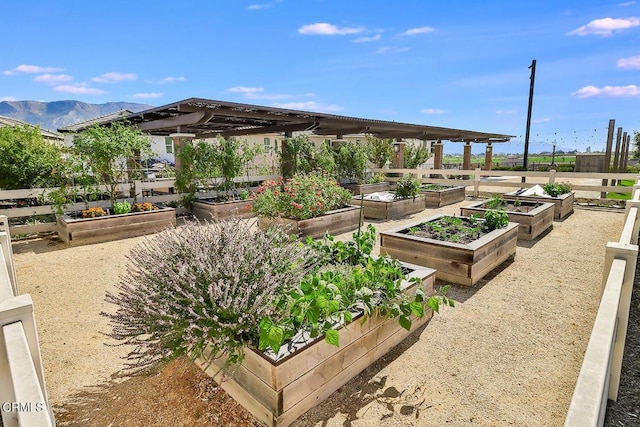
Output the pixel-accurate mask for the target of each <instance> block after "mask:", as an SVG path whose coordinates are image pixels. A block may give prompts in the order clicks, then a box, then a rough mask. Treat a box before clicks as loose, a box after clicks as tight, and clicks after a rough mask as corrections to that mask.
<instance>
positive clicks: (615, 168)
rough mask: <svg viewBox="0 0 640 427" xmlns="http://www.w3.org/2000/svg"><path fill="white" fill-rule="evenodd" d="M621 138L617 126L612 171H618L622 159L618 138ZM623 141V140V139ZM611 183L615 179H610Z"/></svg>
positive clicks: (620, 129)
mask: <svg viewBox="0 0 640 427" xmlns="http://www.w3.org/2000/svg"><path fill="white" fill-rule="evenodd" d="M621 138H622V128H618V133H617V134H616V151H615V154H614V156H613V172H616V173H620V165H621V163H622V162H621V161H620V160H622V156H621V154H622V150H621V147H620V139H621ZM623 142H624V140H623ZM611 185H616V180H615V179H613V180H611Z"/></svg>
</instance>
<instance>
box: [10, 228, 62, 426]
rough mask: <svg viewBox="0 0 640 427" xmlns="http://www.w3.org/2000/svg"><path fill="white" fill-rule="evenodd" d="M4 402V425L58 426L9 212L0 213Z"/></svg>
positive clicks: (31, 303)
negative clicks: (21, 284)
mask: <svg viewBox="0 0 640 427" xmlns="http://www.w3.org/2000/svg"><path fill="white" fill-rule="evenodd" d="M0 243H1V245H0V327H2V341H1V343H2V344H1V345H2V346H3V347H4V351H0V402H2V403H3V405H2V425H3V426H4V427H18V426H20V427H54V426H55V418H54V416H53V411H52V410H51V406H50V404H49V399H48V397H47V388H46V384H45V380H44V369H43V367H42V358H41V355H40V344H39V341H38V332H37V330H36V321H35V316H34V313H33V301H32V300H31V296H30V295H28V294H25V295H18V286H17V281H16V274H15V265H14V263H13V251H12V249H11V238H10V237H9V229H8V222H7V217H6V216H0Z"/></svg>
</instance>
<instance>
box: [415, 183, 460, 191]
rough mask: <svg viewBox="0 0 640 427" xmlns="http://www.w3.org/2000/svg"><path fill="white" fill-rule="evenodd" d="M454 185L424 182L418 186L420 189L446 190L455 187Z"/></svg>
mask: <svg viewBox="0 0 640 427" xmlns="http://www.w3.org/2000/svg"><path fill="white" fill-rule="evenodd" d="M455 187H456V186H455V185H441V184H426V185H423V186H421V187H420V190H426V191H439V190H448V189H450V188H455Z"/></svg>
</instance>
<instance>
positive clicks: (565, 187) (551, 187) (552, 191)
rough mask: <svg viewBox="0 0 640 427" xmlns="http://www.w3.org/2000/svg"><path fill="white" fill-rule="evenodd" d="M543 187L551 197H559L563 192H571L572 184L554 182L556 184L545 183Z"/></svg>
mask: <svg viewBox="0 0 640 427" xmlns="http://www.w3.org/2000/svg"><path fill="white" fill-rule="evenodd" d="M542 188H543V190H544V192H545V193H547V194H548V195H550V196H551V197H558V196H560V195H562V194H566V193H570V192H571V184H569V183H568V182H561V183H554V184H544V185H542Z"/></svg>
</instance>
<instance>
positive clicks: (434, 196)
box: [421, 185, 465, 208]
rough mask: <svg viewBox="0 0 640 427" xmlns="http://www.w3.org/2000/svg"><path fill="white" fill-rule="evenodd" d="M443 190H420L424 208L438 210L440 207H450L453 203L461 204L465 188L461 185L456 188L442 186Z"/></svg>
mask: <svg viewBox="0 0 640 427" xmlns="http://www.w3.org/2000/svg"><path fill="white" fill-rule="evenodd" d="M442 187H445V188H440V189H437V190H436V189H434V190H432V189H426V188H422V189H421V191H422V194H423V195H424V197H425V206H426V207H428V208H439V207H441V206H446V205H451V204H454V203H458V202H462V201H463V200H464V196H465V187H463V186H462V185H457V186H442Z"/></svg>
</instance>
